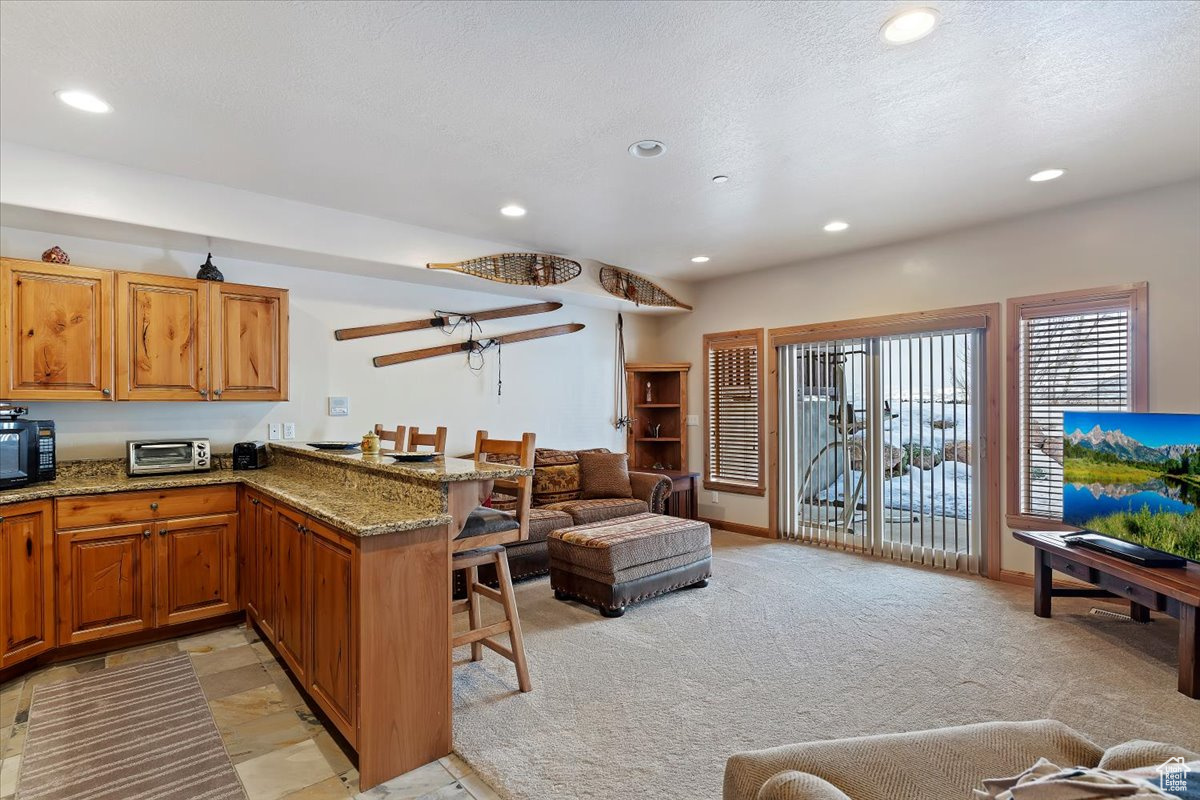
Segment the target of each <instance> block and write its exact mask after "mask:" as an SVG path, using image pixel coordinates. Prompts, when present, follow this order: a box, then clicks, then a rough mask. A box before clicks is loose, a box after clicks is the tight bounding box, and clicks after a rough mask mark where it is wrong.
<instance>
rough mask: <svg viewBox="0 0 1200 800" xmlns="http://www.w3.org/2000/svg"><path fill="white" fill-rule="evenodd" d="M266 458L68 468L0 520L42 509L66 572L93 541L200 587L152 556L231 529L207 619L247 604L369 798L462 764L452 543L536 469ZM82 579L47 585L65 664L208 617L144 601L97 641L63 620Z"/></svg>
mask: <svg viewBox="0 0 1200 800" xmlns="http://www.w3.org/2000/svg"><path fill="white" fill-rule="evenodd" d="M269 452H270V465H269V466H268V467H265V468H263V469H258V470H244V471H233V470H230V469H228V468H227V466H228V464H229V459H228V457H227V456H226V457H222V456H216V457H215V459H214V460H215V461H216V465H215V466H216V467H217V468H215V469H213V470H212V471H210V472H203V473H191V474H180V475H152V476H137V477H130V476H128V475H126V474H125V465H124V462H123V461H120V460H117V459H109V460H95V461H74V462H70V461H68V462H60V463H59V465H58V478H57V480H55V481H53V482H48V483H38V484H32V485H30V486H26V487H21V488H18V489H12V490H8V491H3V492H0V519H3V518H4V517H5V516H6V515H26V516H27V517H29V519H33V518H34V517H36V516H37V515H39V514H40V515H41V517H40V518H41V519H43V520H45V522H44V523H39V524H44V526H45V528H46V529H47V533H50V532H51V531H52V532H53V535H52V537H46V538H47V540H49V538H53V540H54V541H53V543H52V544H47V546H46V549H44V550H42V551H41V552H43V553H45V558H47V559H53V560H54V565H55V566H54V568H55V569H56V570H59V571H60V572H61V570H62V568H63V567H64V566H65V565H67V564H70V563H74V562H73V561H72V558H73V557H72V556H71V554H72V553H75V552H80V553H81V552H84V550H83V549H84V548H88V547H91V546H93V545H103V546H105V547H111V548H113V550H112V552H113V553H114V556H115V555H116V548H118V547H121V548H125V550H124V551H123V552H124V555H123V556H122V557H123V558H125V560H124V561H122V560H121V559H120V558H118V559H117V561H115V562H114V564H116V565H118V567H117V568H119V569H121V570H124V569H126V567H124V566H121V565H123V564H125V563H127V562H128V557H129V554H131V553H132V554H133V557H135V559H141V560H140V561H138V563H144V564H147V565H149V564H153V563H158V564H159V565H160V567H159V568H157V569H155V570H154V572H153V573H151V574H150V577H147V578H145V579H143V578H140V577H139V578H136V580H134V582H135V583H136V582H137V581H142V580H155V581H162V580H174V579H180V580H189V581H191V580H193V579H191V578H186V577H183V576H184V575H185V574H186V573H178V574H176V573H173V572H171V571H170V570H167V572H169V573H171V574H170V575H167V574H165V573H164V572H163V570H162V568H161V565H162V564H163V563H165V562H163V561H162V560H161V558H163V557H166V556H164V555H155V556H153V557H151V556H150V553H152V552H153V553H164V554H165V553H166V552H167V551H166V550H163V549H161V547H160V544H161V545H165V544H166V543H167V542H168V541H175V540H176V537H178V536H181V535H182V536H188V535H191V536H195V537H198V538H196V539H195V541H197V542H199V541H202V540H203V539H204V537H205V536H211V537H217V538H219V537H220V534H217V533H212V534H206V533H203V531H216V530H217V529H218V528H219V529H220V530H224V531H228V532H229V533H228V534H225V537H226V538H225V539H222V541H228V542H229V544H228V545H221V546H219V547H215V548H213V549H211V550H210V551H209V555H207V556H206V557H207V558H210V559H211V558H217V557H219V556H215V555H212V554H213V553H220V552H228V554H229V556H228V557H229V559H230V561H229V566H228V568H227V569H228V571H227V572H225V573H224V574H227V575H229V576H232V577H231V580H232V586H233V587H235V588H233V589H232V590H230V591H232V597H231V598H230V600H229V601H228V602H225V603H224V604H223V605H222V606H221V607H220V609H219V610H220V611H221V613H222V616H219V617H217V616H214V615H213V614H209V615H208V616H209V617H213V619H214V623H216V622H219V621H223V624H229V621H230V620H229V618H230V616H231V613H232V612H235V611H236V612H240V611H241V610H242V609H244V610H245V612H246V616H247V617H248V619H249V621H250V622H251V623H252V624H254V626H255V627H256V628H257V629H258V631H259V633H260V634H261V635H262V638H263V640H264V641H266V642H267V643H268V644H269V645H270V646H271V647H272V649H273V650H274V651H275V653H276V655H277V656H278V657H279V658H280V660H281V661H282V662H283V663H284V665H285V666H286V667H287V668H288V670H289V672H291V673H292V676H293V677H294V678H295V679H296V681H297V683H298V684H299V685H300V686H301V687H302V688H303V689H304V691H305V692H307V693H308V695H309V696H310V698H311V699H312V700H313V701H314V702H315V704H316V706H317V707H319V708H320V709H321V710H322V711H324V712H325V713H326V715H327V716H328V718H329V720H330V722H332V723H333V726H334V727H335V728H336V729H337V730H338V731H339V732H340V733H341V734H342V735H343V736H344V737H345V739H346V740H347V742H348V743H349V744H350V745H351V746H352V747H353V748H354V749H355V750H356V751H357V753H358V770H359V774H360V786H361V788H362V789H363V790H366V789H369V788H370V787H372V786H375V785H377V784H379V783H381V782H383V781H386V780H388V779H390V778H392V777H395V776H396V775H400V774H403V773H405V772H408V771H409V770H412V769H415V768H417V767H419V766H422V765H424V764H427V763H429V762H431V761H433V760H435V759H437V758H440V757H443V756H445V755H447V754H449V753H450V751H451V732H452V719H451V646H450V631H451V624H450V561H451V541H452V540H453V539H454V538H455V537H456V536H457V535H458V533H459V532H460V531H461V530H462V527H463V525H464V524H465V522H466V517H467V515H468V514H469V513H470V512H471V511H472V510H473V509H474V508H476V507H477V506H478V505H479V504H480V503H481V502H482V500H483V499H484V498H486V497H487V496H489V495H490V493H491V488H492V482H493V481H494V480H495V479H498V478H511V477H517V476H520V475H527V474H529V473H530V470H526V469H522V468H521V467H518V466H511V465H502V464H488V463H476V462H475V461H473V460H469V459H454V458H442V457H438V458H436V459H434V460H432V461H429V462H423V463H404V464H398V463H393V460H392V459H391V458H390V457H389V456H387V455H386V454H382V455H364V454H362V453H358V452H345V453H343V452H324V451H318V450H315V449H312V448H308V447H302V446H292V445H275V444H272V445H270V446H269ZM51 509H53V511H52V512H51ZM178 509H186V510H185V511H178ZM172 514H174V516H172ZM51 519H52V520H53V521H52V522H51V521H50V520H51ZM89 526H91V527H89ZM143 529H145V530H144V531H143ZM108 531H112V533H111V534H110V533H108ZM152 531H157V532H158V533H159V534H161V536H162V541H161V543H160V542H159V541H158V540H159V538H160V537H159V536H152V535H151V532H152ZM189 531H190V533H189ZM122 537H123V538H122ZM144 537H146V538H144ZM178 541H180V542H183V541H186V540H185V539H179V540H178ZM214 541H215V539H214ZM109 542H111V543H112V544H108V543H109ZM39 547H40V545H39ZM131 548H132V549H131ZM138 548H140V549H138ZM226 548H228V549H226ZM30 552H34V550H33V549H31V550H30ZM93 552H99V551H93ZM137 553H141V554H142V555H141V556H138V555H137ZM64 559H65V560H64ZM197 563H200V562H197ZM142 569H145V570H149V569H151V567H149V566H146V567H144V568H142ZM225 569H226V568H225V567H221V568H220V569H217V570H215V572H222V571H223V570H225ZM50 574H53V573H50ZM204 574H207V573H204ZM214 574H215V573H214ZM65 580H66V579H65V578H64V579H62V580H60V581H59V583H60V584H62V585H63V586H66V585H67V584H66V583H63V581H65ZM82 580H83V581H84V583H78V581H77V582H76V583H77V584H78V586H80V587H81V588H79V589H74V588H70V589H66V590H64V589H59V590H58V592H57V595H58V596H57V598H56V597H55V592H54V590H53V589H47V591H48V592H49V595H48V600H47V602H48V603H51V604H53V603H55V602H57V612H52V613H51V614H50V617H51V618H52V619H53V618H55V614H57V620H58V622H57V625H56V626H54V629H55V630H56V631H57V632H58V638H57V639H54V637H53V634H51V635H49V636H48V637H47V641H45V642H44V643H43V644H42V645H41V646H40V647H41V650H40V651H39V652H40V655H39V656H38V658H39V659H41V660H45V659H52V658H53V656H55V654H56V651H61V653H62V655H63V656H69V655H70V652H71V647H73V646H76V642H82V641H83V638H84V637H88V638H89V642H88V643H89V644H92V643H93V642H95V640H96V639H97V638H98V637H103V636H108V637H110V638H112V641H113V643H114V646H121V642H122V641H123V640H122V639H121V638H120V635H118V634H121V635H125V636H128V635H129V634H127V633H125V631H132V630H135V629H136V630H138V631H140V632H141V633H140V634H139V635H149V634H152V633H153V632H154V631H155V630H158V631H160V632H161V633H162V635H164V636H169V635H171V626H172V624H173V620H174V619H183V618H184V617H186V618H187V619H188V620H191V619H201V618H203V617H204V614H202V613H201V614H199V615H198V616H197V614H196V613H194V612H186V613H182V614H181V613H179V612H178V610H176V609H166V608H160V607H159V606H157V605H155V603H158V602H159V601H158V600H157V599H155V598H158V597H167V596H170V594H171V593H170V592H166V593H165V594H163V593H162V592H161V591H160V592H156V593H155V594H153V595H151V597H150V599H149V600H147V601H146V602H147V603H148V604H150V605H147V606H141V608H143V609H146V612H145V613H143V614H142V615H141V618H142V619H144V620H147V621H146V622H144V623H140V627H137V628H132V627H130V626H131V625H132V624H133V623H131V622H130V621H128V620H126V621H124V622H119V624H114V625H112V626H111V631H112V633H111V634H110V633H107V632H105V631H102V630H100V629H97V628H95V627H91V628H87V629H86V630H85V628H84V627H83V626H81V625H79V624H76V622H75V621H74V620H71V619H66V620H64V615H65V614H68V612H69V611H70V609H71V607H72V606H73V605H78V603H77V601H76V599H73V598H75V597H76V596H75V595H73V594H70V592H82V593H83V594H81V595H79V596H86V595H87V594H88V592H89V591H91V590H90V589H89V588H88V586H89V584H87V583H86V576H85V578H84V579H82ZM128 582H129V581H126V582H125V583H128ZM193 582H194V581H193ZM52 585H53V584H52ZM122 585H125V584H122ZM143 585H147V584H143ZM214 585H215V584H214ZM222 585H224V584H223V583H222ZM63 591H68V594H63ZM205 591H208V590H205ZM140 602H141V601H138V603H140ZM213 607H214V608H216V606H213ZM71 613H74V612H71ZM131 613H132V612H131ZM188 613H191V614H192V615H191V616H187V614H188ZM172 614H175V616H172ZM85 622H86V621H85ZM152 629H153V630H152ZM92 646H94V645H92ZM28 663H29V664H32V663H35V662H33V661H29V662H28ZM2 674H3V672H2V671H0V675H2Z"/></svg>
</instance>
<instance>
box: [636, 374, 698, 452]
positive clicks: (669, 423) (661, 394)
mask: <svg viewBox="0 0 1200 800" xmlns="http://www.w3.org/2000/svg"><path fill="white" fill-rule="evenodd" d="M691 368H692V365H691V364H689V363H687V362H670V363H662V364H647V363H641V364H626V365H625V383H626V386H627V387H628V392H629V410H630V414H629V416H630V417H632V419H633V421H632V423H631V424H630V426H629V428H628V429H627V433H626V437H627V441H626V450H627V452H628V453H629V468H630V469H655V468H658V469H668V470H677V471H682V472H686V471H687V469H688V464H687V461H688V457H687V452H688V433H687V430H688V429H687V413H688V412H687V407H688V406H687V379H688V370H690V369H691ZM647 384H649V389H650V396H649V397H647V396H646V387H647ZM655 425H660V426H661V428H659V430H658V435H657V436H655V435H654V433H653V426H655Z"/></svg>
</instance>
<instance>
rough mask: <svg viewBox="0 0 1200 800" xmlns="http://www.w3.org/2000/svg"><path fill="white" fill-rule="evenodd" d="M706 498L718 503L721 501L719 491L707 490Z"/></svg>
mask: <svg viewBox="0 0 1200 800" xmlns="http://www.w3.org/2000/svg"><path fill="white" fill-rule="evenodd" d="M708 499H709V500H712V501H713V502H714V503H719V502H721V494H720V492H709V493H708Z"/></svg>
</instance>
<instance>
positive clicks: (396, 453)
mask: <svg viewBox="0 0 1200 800" xmlns="http://www.w3.org/2000/svg"><path fill="white" fill-rule="evenodd" d="M380 455H385V456H391V457H392V458H394V459H396V460H397V461H433V460H434V459H435V458H440V457H441V456H443V455H445V453H423V452H418V451H416V450H392V451H389V452H386V453H380Z"/></svg>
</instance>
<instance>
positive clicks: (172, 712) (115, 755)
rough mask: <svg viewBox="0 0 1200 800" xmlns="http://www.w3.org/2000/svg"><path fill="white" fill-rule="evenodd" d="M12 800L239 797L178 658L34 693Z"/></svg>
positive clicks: (196, 688)
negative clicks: (17, 799) (14, 798)
mask: <svg viewBox="0 0 1200 800" xmlns="http://www.w3.org/2000/svg"><path fill="white" fill-rule="evenodd" d="M17 797H18V798H21V800H83V798H86V799H87V800H181V798H185V797H186V798H188V799H189V800H245V798H246V794H245V792H244V791H243V790H242V784H241V781H239V780H238V777H237V773H236V772H235V771H234V769H233V764H232V763H230V761H229V755H228V754H227V753H226V752H225V746H224V745H223V744H222V743H221V736H220V734H218V733H217V726H216V724H215V723H214V722H213V717H212V712H211V711H209V709H208V702H207V701H206V700H205V699H204V692H203V691H201V689H200V682H199V681H198V680H197V678H196V670H195V669H193V667H192V661H191V658H189V656H188V654H187V653H180V654H179V655H177V656H172V657H171V658H165V659H162V660H160V661H151V662H147V663H145V664H133V665H130V666H128V667H117V668H115V669H109V670H104V671H101V672H97V673H95V674H92V675H85V676H83V677H80V678H74V679H72V680H68V681H64V682H62V683H56V684H52V685H49V686H39V687H38V688H36V689H35V690H34V693H33V703H32V705H31V706H30V708H29V733H28V740H27V741H26V743H25V750H24V755H23V757H22V759H21V770H20V776H19V778H18V786H17Z"/></svg>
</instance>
